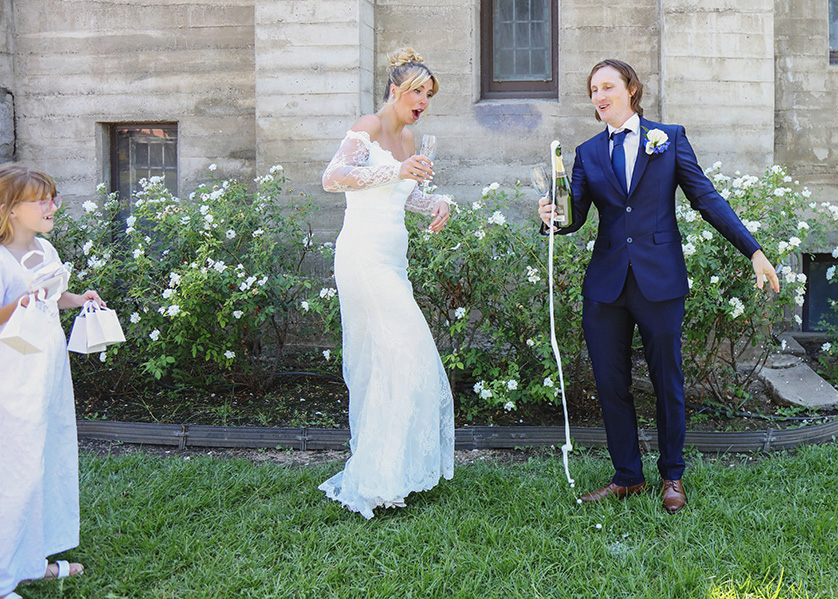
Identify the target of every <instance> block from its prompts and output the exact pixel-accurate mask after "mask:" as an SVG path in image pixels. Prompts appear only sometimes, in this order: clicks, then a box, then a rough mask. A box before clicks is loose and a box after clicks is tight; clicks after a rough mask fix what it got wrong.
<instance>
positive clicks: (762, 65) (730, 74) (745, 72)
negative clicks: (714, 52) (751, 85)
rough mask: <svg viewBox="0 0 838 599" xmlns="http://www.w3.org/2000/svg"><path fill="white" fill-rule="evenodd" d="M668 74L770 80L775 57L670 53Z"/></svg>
mask: <svg viewBox="0 0 838 599" xmlns="http://www.w3.org/2000/svg"><path fill="white" fill-rule="evenodd" d="M666 74H667V79H668V80H669V81H681V80H685V81H719V82H726V81H751V82H760V81H765V82H770V81H773V80H774V61H773V60H771V59H769V58H766V59H763V60H754V59H742V58H735V57H724V58H722V57H720V58H694V57H690V56H667V57H666ZM667 93H669V92H668V88H667Z"/></svg>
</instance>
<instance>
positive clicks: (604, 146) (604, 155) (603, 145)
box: [596, 127, 623, 195]
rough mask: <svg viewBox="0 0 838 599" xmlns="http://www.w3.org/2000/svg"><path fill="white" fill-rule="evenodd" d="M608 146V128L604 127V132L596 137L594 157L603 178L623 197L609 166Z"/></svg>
mask: <svg viewBox="0 0 838 599" xmlns="http://www.w3.org/2000/svg"><path fill="white" fill-rule="evenodd" d="M608 145H609V143H608V127H606V128H605V131H603V132H602V133H600V134H599V135H598V136H597V137H596V156H597V159H598V160H599V166H600V168H601V169H602V172H604V173H605V178H606V179H608V181H609V182H610V183H611V185H613V186H614V189H616V190H617V192H618V193H619V194H620V195H623V189H622V188H621V187H620V182H619V181H617V175H615V174H614V167H613V166H611V152H610V151H609V147H608Z"/></svg>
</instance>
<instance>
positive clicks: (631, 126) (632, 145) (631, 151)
mask: <svg viewBox="0 0 838 599" xmlns="http://www.w3.org/2000/svg"><path fill="white" fill-rule="evenodd" d="M620 131H628V133H626V139H625V141H624V142H623V147H624V148H625V152H626V189H631V175H632V173H633V172H634V163H635V162H637V152H638V151H639V150H640V117H639V116H637V113H635V114H633V115H631V116H630V117H629V118H628V120H627V121H626V122H625V123H623V126H622V127H612V126H611V125H608V139H609V142H608V155H609V156H610V155H611V153H612V152H613V151H614V140H613V139H611V136H612V135H613V134H614V133H619V132H620Z"/></svg>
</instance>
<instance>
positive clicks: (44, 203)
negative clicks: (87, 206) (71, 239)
mask: <svg viewBox="0 0 838 599" xmlns="http://www.w3.org/2000/svg"><path fill="white" fill-rule="evenodd" d="M27 203H28V204H38V205H39V206H40V207H41V212H43V213H44V214H46V213H47V212H49V206H50V204H55V209H56V210H58V209H59V208H61V204H63V203H64V198H62V197H61V196H60V195H56V196H55V197H53V198H47V199H46V200H35V201H34V202H27Z"/></svg>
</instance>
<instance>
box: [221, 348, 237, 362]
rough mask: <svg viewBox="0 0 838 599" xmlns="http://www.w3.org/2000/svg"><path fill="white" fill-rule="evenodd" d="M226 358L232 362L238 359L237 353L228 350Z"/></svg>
mask: <svg viewBox="0 0 838 599" xmlns="http://www.w3.org/2000/svg"><path fill="white" fill-rule="evenodd" d="M224 357H225V358H227V359H228V360H232V359H233V358H235V357H236V352H234V351H230V350H229V349H228V350H227V351H225V352H224Z"/></svg>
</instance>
